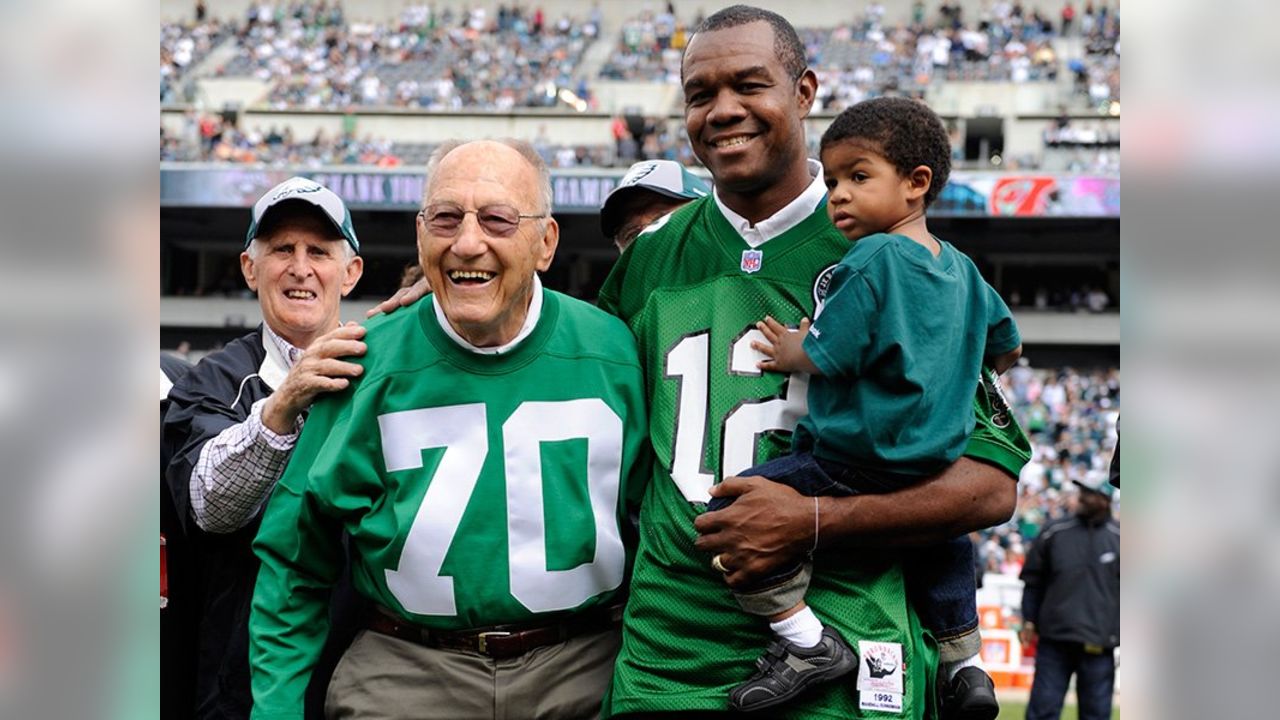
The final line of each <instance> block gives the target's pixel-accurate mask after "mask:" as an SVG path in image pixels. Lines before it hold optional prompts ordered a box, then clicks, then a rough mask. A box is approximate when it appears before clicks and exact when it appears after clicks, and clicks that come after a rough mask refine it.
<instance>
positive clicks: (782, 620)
mask: <svg viewBox="0 0 1280 720" xmlns="http://www.w3.org/2000/svg"><path fill="white" fill-rule="evenodd" d="M820 154H821V160H822V170H823V176H824V179H825V182H826V186H827V210H828V214H829V215H830V217H831V220H832V222H834V223H835V225H836V227H837V228H838V229H839V230H840V231H841V233H843V234H844V236H845V237H847V238H848V239H849V240H850V241H851V242H852V243H853V246H852V247H851V248H850V249H849V251H848V253H847V254H846V255H845V256H844V258H843V259H842V260H841V262H840V264H839V265H837V266H836V268H835V270H834V272H833V273H832V275H831V282H830V286H829V293H828V295H827V297H826V300H825V302H823V303H821V304H820V305H819V307H818V309H817V311H816V312H815V313H814V321H813V323H812V324H811V323H810V322H809V320H808V319H804V320H802V321H801V322H800V327H799V331H792V330H789V329H788V328H786V327H785V326H783V325H782V324H780V323H779V322H777V321H776V320H774V319H773V318H772V317H766V318H765V319H764V321H762V322H761V323H759V325H758V328H759V330H760V331H761V332H762V333H763V335H764V336H765V338H766V340H767V341H768V342H767V343H759V342H757V343H754V344H753V346H754V347H755V348H756V349H757V350H759V351H760V352H762V353H764V354H765V355H766V356H767V357H768V359H766V360H764V361H762V362H760V363H759V366H760V368H761V369H764V370H770V371H777V372H795V371H800V372H807V373H810V374H811V375H812V380H811V382H810V385H809V394H808V404H809V415H808V416H806V417H805V418H803V419H802V420H801V421H800V423H799V425H798V426H797V428H796V431H795V435H794V437H793V444H792V452H793V454H791V455H788V456H785V457H781V458H778V459H776V460H773V461H772V462H769V463H765V464H763V465H758V466H756V467H753V468H751V469H749V470H745V471H743V472H741V473H739V475H742V476H750V475H760V476H764V477H767V478H769V479H771V480H773V481H775V482H781V483H784V484H786V485H788V486H790V487H792V488H794V489H795V490H797V491H798V492H800V493H801V494H803V495H807V496H812V497H814V498H815V499H814V503H815V511H816V510H817V507H818V500H817V498H818V497H820V496H847V495H853V494H858V493H885V492H891V491H894V490H897V489H900V488H902V487H905V486H908V485H913V484H915V483H917V482H919V481H921V480H923V479H925V478H926V477H929V476H931V475H933V474H935V473H937V472H939V471H941V470H942V469H943V468H945V467H946V466H948V465H950V464H951V463H953V462H955V461H956V459H958V458H959V457H960V455H961V453H962V452H963V450H964V448H965V444H966V442H967V440H968V438H969V435H970V433H971V432H972V431H973V428H974V414H973V392H974V384H975V383H977V382H979V381H980V377H981V376H980V373H982V372H984V370H983V367H982V366H983V364H984V362H985V363H986V364H988V365H990V366H991V367H992V368H994V369H995V371H996V372H997V373H1002V372H1004V371H1005V370H1007V369H1008V368H1009V367H1010V366H1011V365H1012V364H1013V363H1014V362H1015V361H1016V360H1017V358H1018V357H1019V356H1020V355H1021V352H1022V345H1021V340H1020V337H1019V333H1018V329H1017V327H1016V325H1015V324H1014V321H1013V317H1012V315H1011V314H1010V312H1009V308H1008V307H1007V306H1006V305H1005V303H1004V301H1003V300H1001V299H1000V297H999V295H997V294H996V291H995V290H994V289H992V288H991V286H990V285H988V284H987V283H986V282H985V281H984V280H983V279H982V276H981V275H980V274H979V272H978V269H977V268H976V267H975V266H974V264H973V261H972V260H970V259H969V258H968V257H967V256H965V255H964V254H963V253H961V252H959V251H958V250H956V249H955V248H954V247H952V246H951V245H949V244H948V243H946V242H943V241H941V240H939V239H937V238H935V237H934V236H933V235H931V234H930V233H929V230H928V228H927V226H926V223H925V210H926V208H928V206H929V205H930V204H931V203H932V202H933V201H934V200H935V199H936V198H937V197H938V194H939V193H940V192H941V190H942V188H943V186H944V185H945V184H946V182H947V176H948V175H949V174H950V171H951V161H950V156H951V147H950V142H949V140H948V138H947V132H946V130H945V129H944V128H943V126H942V123H941V121H940V120H939V119H938V117H937V116H936V115H935V114H934V113H933V112H932V111H931V110H930V109H929V108H928V107H926V106H925V105H924V104H923V103H920V102H917V101H914V100H908V99H905V98H877V99H875V100H869V101H866V102H862V103H859V104H858V105H855V106H854V107H852V108H849V109H847V110H845V111H844V112H843V113H841V114H840V116H839V117H837V118H836V119H835V121H834V122H833V123H832V124H831V127H830V128H828V129H827V131H826V133H824V134H823V136H822V143H821V152H820ZM731 501H732V499H731V498H726V499H721V498H715V499H713V500H712V502H711V503H710V504H709V505H708V509H709V510H716V509H719V508H721V507H724V506H726V505H728V504H729V502H731ZM815 547H816V538H815ZM716 560H719V557H718V556H717V558H716ZM904 573H905V575H906V583H907V589H908V594H909V596H910V599H911V602H912V605H913V606H914V607H915V608H916V611H917V612H918V613H919V615H920V619H921V622H922V623H923V624H924V626H925V627H926V628H927V629H928V630H930V632H931V633H932V634H933V636H934V637H935V638H936V639H937V640H938V642H939V660H940V664H941V668H942V672H943V675H944V682H943V692H942V702H943V706H942V710H943V718H944V719H945V720H952V719H953V718H963V719H964V720H992V719H993V718H995V717H996V715H997V714H998V712H999V706H998V704H997V702H996V698H995V692H994V687H993V685H992V683H991V679H990V677H988V676H987V674H986V673H985V672H984V671H983V670H982V668H981V665H980V661H979V659H978V651H979V650H980V648H981V640H980V638H979V637H978V630H977V626H978V617H977V609H976V598H975V595H976V582H975V573H974V560H973V547H972V545H971V544H970V541H969V539H968V538H967V537H958V538H954V539H952V540H951V541H949V542H947V543H944V544H942V545H934V546H929V547H923V548H918V549H914V550H911V551H908V552H907V554H906V562H905V563H904ZM810 575H811V565H810V564H809V563H807V562H806V563H803V564H797V565H795V566H792V567H789V568H784V569H782V570H780V571H779V572H777V573H775V574H774V575H773V576H771V577H770V578H768V579H766V580H765V581H763V582H761V583H759V584H757V585H756V586H754V587H752V588H750V589H748V590H745V591H740V592H737V593H735V594H736V595H737V597H738V600H739V602H740V604H741V605H742V607H743V609H744V610H746V611H747V612H750V613H752V614H755V615H761V616H764V617H767V618H768V620H769V622H770V627H771V628H772V629H773V631H774V633H775V634H776V635H777V636H778V637H777V639H776V640H775V641H774V642H773V643H772V644H771V645H770V648H769V650H768V652H766V654H765V655H764V656H763V657H762V658H761V659H760V660H759V661H758V662H757V666H758V671H757V672H756V673H755V674H754V675H753V676H752V677H751V678H750V679H749V680H748V681H747V682H745V683H744V684H742V685H739V686H738V687H736V688H734V690H733V691H732V692H731V693H730V704H731V706H732V707H733V708H734V709H737V710H744V711H750V710H758V709H763V708H766V707H773V706H775V705H779V704H781V703H784V702H786V701H788V700H790V699H791V698H793V697H795V696H797V695H799V694H800V693H801V692H803V691H804V690H806V689H807V688H809V687H812V686H814V685H816V684H819V683H822V682H826V681H829V680H833V679H835V678H837V677H840V676H843V675H846V674H848V673H850V672H852V671H853V670H854V669H856V668H857V665H858V658H857V656H856V654H855V653H854V651H853V649H852V648H851V647H850V646H849V645H848V644H847V643H846V641H845V640H844V639H843V638H842V637H841V636H840V635H839V634H838V633H836V632H835V631H834V630H832V629H831V628H827V627H824V626H823V624H822V622H821V621H820V620H819V619H818V617H817V616H816V615H815V614H814V613H813V611H812V610H811V609H809V608H808V607H807V606H806V605H805V602H804V595H805V593H806V591H807V589H808V584H809V577H810ZM878 645H883V643H879V644H878ZM864 659H865V658H864ZM882 659H883V658H876V661H877V662H880V661H881V660H882ZM859 689H860V690H863V689H862V688H861V687H860V688H859ZM863 692H864V694H865V692H866V691H865V690H863Z"/></svg>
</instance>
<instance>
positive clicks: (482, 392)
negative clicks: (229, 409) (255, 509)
mask: <svg viewBox="0 0 1280 720" xmlns="http://www.w3.org/2000/svg"><path fill="white" fill-rule="evenodd" d="M543 298H544V300H543V305H542V315H541V317H540V319H539V321H538V324H537V326H536V327H535V329H534V330H533V332H532V333H531V334H530V335H529V336H528V337H526V338H525V339H524V340H523V341H522V342H521V343H520V344H519V345H517V346H516V347H515V348H513V349H511V350H510V351H508V352H506V353H503V354H500V355H481V354H476V353H473V352H469V351H467V350H465V349H463V348H462V347H461V346H459V345H458V344H457V343H455V342H454V341H453V340H451V339H450V338H449V337H448V336H446V335H445V333H444V331H443V330H442V329H441V327H440V324H439V322H438V321H437V319H436V314H435V311H434V308H433V301H432V299H430V298H427V299H424V300H422V301H420V302H418V303H417V304H416V305H415V306H413V307H411V308H409V309H408V310H403V311H400V312H397V313H394V314H392V315H390V316H386V317H380V318H375V319H374V320H371V321H370V322H369V324H368V332H367V334H366V339H365V340H366V343H367V345H368V352H367V354H366V355H365V356H364V358H362V359H360V360H359V362H360V363H361V364H362V365H363V366H364V368H365V371H364V374H363V375H362V376H361V377H360V378H359V379H358V380H357V381H356V382H354V383H352V386H351V387H350V388H348V389H347V390H346V391H344V392H342V393H338V394H335V395H331V396H326V397H324V398H323V399H321V400H320V401H318V402H317V403H316V404H315V405H314V407H313V408H312V410H311V413H310V416H309V417H308V418H307V422H306V426H305V428H304V430H303V433H302V436H301V438H299V441H298V445H297V448H296V450H295V451H294V454H293V458H292V460H291V462H290V463H289V466H288V468H287V470H286V471H285V474H284V477H283V478H282V479H281V480H280V482H279V484H278V486H277V488H276V490H275V492H274V493H273V495H272V497H271V500H270V502H269V504H268V506H267V509H266V512H265V514H264V516H263V521H262V529H261V530H260V532H259V535H258V538H257V540H256V541H255V545H254V548H255V551H256V552H257V554H258V556H259V557H260V558H261V559H262V569H261V571H260V573H259V576H258V582H257V587H256V589H255V592H254V598H253V611H252V616H251V619H250V660H251V663H252V665H253V694H254V703H255V706H254V716H255V717H276V716H283V717H301V714H302V698H303V694H304V692H305V689H306V684H307V679H308V677H309V675H310V671H311V668H312V667H313V665H314V663H315V661H316V659H317V657H318V656H319V653H320V650H321V646H322V644H323V642H324V639H325V636H326V634H327V632H328V618H327V611H328V592H329V588H330V587H331V586H332V585H333V583H334V582H335V581H336V580H337V577H338V574H339V572H340V570H341V568H342V565H343V562H344V560H343V550H342V546H341V544H340V539H339V535H340V532H341V531H343V530H345V531H346V532H347V533H348V534H349V536H350V542H351V548H352V554H351V560H350V562H351V568H352V580H353V584H354V585H355V587H356V589H357V591H359V592H360V593H361V594H363V595H365V596H366V597H368V598H370V599H372V600H373V601H374V602H375V603H377V604H379V605H382V606H383V607H386V608H389V609H391V610H392V611H393V612H396V613H398V614H400V615H402V616H403V617H405V618H406V619H408V620H410V621H412V622H414V623H417V624H420V625H422V626H425V627H430V628H439V629H446V630H458V629H464V628H473V627H485V626H492V625H498V624H506V623H528V622H532V621H543V620H545V621H552V620H554V619H555V618H556V617H559V616H564V615H569V614H572V613H574V612H578V611H582V610H586V609H587V608H590V607H593V606H596V605H600V604H605V603H610V602H613V601H616V600H617V599H619V598H620V597H621V595H622V594H623V593H624V592H625V588H626V584H625V583H626V579H627V575H628V574H629V568H630V563H631V549H630V548H629V547H627V546H626V545H627V544H630V543H627V544H624V542H623V533H624V528H625V527H626V523H627V522H628V517H629V509H634V508H635V507H636V506H637V505H638V501H639V499H640V494H641V493H642V492H643V485H644V483H645V482H646V481H647V479H648V476H649V472H650V470H649V464H650V455H649V452H648V449H647V439H646V417H645V412H644V408H645V405H644V386H643V376H642V373H641V366H640V363H639V359H638V357H637V355H636V350H635V341H634V339H633V337H632V336H631V333H630V332H628V330H627V328H626V327H625V326H624V325H623V324H622V323H621V322H620V321H619V320H618V319H617V318H615V317H612V316H610V315H607V314H606V313H603V312H601V311H599V310H597V309H596V308H594V307H592V306H590V305H588V304H586V303H583V302H581V301H578V300H574V299H572V298H569V297H566V296H564V295H560V294H558V293H555V292H551V291H544V293H543Z"/></svg>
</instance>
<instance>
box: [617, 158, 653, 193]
mask: <svg viewBox="0 0 1280 720" xmlns="http://www.w3.org/2000/svg"><path fill="white" fill-rule="evenodd" d="M657 169H658V163H652V162H651V163H645V164H644V165H642V166H640V167H638V168H631V172H629V173H627V177H625V178H623V179H622V183H621V187H630V186H632V185H635V184H637V183H639V182H640V181H641V180H643V179H645V178H646V177H648V176H649V175H651V174H653V171H654V170H657Z"/></svg>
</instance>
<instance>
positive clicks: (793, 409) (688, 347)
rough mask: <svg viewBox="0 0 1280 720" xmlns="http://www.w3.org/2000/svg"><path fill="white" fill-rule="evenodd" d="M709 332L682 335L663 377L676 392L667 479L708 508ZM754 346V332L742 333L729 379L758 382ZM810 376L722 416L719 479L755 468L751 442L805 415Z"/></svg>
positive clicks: (798, 376)
mask: <svg viewBox="0 0 1280 720" xmlns="http://www.w3.org/2000/svg"><path fill="white" fill-rule="evenodd" d="M710 338H711V335H710V331H708V330H703V331H702V332H698V333H694V334H692V335H686V336H685V337H684V338H682V339H681V340H680V342H678V343H676V344H675V346H674V347H672V348H671V350H669V351H668V352H667V357H666V359H665V362H664V367H663V375H664V376H666V377H669V378H679V380H680V389H679V390H677V391H676V408H677V410H676V422H675V438H674V439H673V440H672V444H671V447H672V450H671V479H672V480H674V481H675V483H676V486H677V487H679V488H680V493H681V494H682V495H684V497H685V499H686V500H688V501H689V502H703V503H705V502H707V501H708V500H710V499H711V496H710V495H709V494H707V490H708V488H710V487H711V484H712V483H714V482H715V470H714V469H713V468H708V467H705V466H704V464H703V458H705V457H706V455H707V432H708V430H709V428H708V427H707V407H708V406H709V405H710V404H711V395H710V392H711V383H710V380H711V342H710ZM753 340H760V341H763V340H764V335H763V334H762V333H761V332H760V331H759V330H756V329H755V328H754V327H749V328H746V329H745V330H744V331H743V333H742V334H741V335H739V336H738V337H737V339H735V340H734V341H733V345H732V346H731V347H730V351H729V369H728V371H729V373H730V374H733V375H744V376H756V377H758V376H760V375H761V371H760V369H759V368H757V367H756V363H757V362H759V361H760V360H762V359H764V355H762V354H761V353H759V352H757V351H756V350H754V349H752V347H751V342H752V341H753ZM808 392H809V376H808V375H806V374H804V373H792V374H791V375H790V376H789V377H788V378H787V381H786V382H785V383H783V385H782V392H781V394H779V395H776V396H773V397H764V398H758V399H756V400H745V401H743V402H741V403H739V404H738V405H736V406H735V407H734V408H733V409H732V410H730V411H729V412H728V413H726V414H725V416H724V418H723V419H721V420H720V422H719V423H718V426H717V427H718V429H719V430H720V470H721V473H720V476H721V477H728V476H730V475H734V474H736V473H739V472H741V471H743V470H746V469H747V468H749V467H751V466H752V465H754V464H755V463H756V457H755V455H756V438H758V437H759V436H760V435H761V434H762V433H766V432H769V431H770V430H791V429H793V428H795V426H796V423H797V422H799V420H800V418H801V417H803V416H804V415H805V414H806V413H808V412H809V405H808V398H807V396H808Z"/></svg>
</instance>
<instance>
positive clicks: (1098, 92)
mask: <svg viewBox="0 0 1280 720" xmlns="http://www.w3.org/2000/svg"><path fill="white" fill-rule="evenodd" d="M698 12H699V15H698V16H697V17H693V18H691V19H690V21H689V22H688V23H685V22H682V21H681V19H680V18H679V17H678V15H677V13H676V10H675V7H674V5H673V4H672V3H666V6H665V9H664V10H663V11H662V12H659V13H655V12H652V11H649V10H645V11H642V12H641V13H640V14H638V15H637V16H635V17H634V18H632V19H630V20H627V21H626V22H624V23H623V26H622V30H621V32H620V33H619V36H618V39H617V46H616V48H615V50H614V53H613V55H612V56H611V57H610V58H609V61H608V62H607V63H606V64H605V65H604V67H603V68H602V69H601V72H600V76H601V77H602V78H608V79H613V80H647V81H656V82H672V83H674V82H679V78H680V55H681V52H682V51H683V49H684V46H685V44H686V43H687V42H688V38H689V34H690V32H691V28H696V27H697V25H698V24H699V23H700V22H701V12H702V11H701V10H699V11H698ZM884 16H885V8H884V5H882V4H880V3H878V2H872V3H870V4H868V5H867V6H866V9H865V11H864V12H863V13H861V14H860V15H858V16H857V17H856V18H855V19H854V20H853V21H852V22H849V23H842V24H839V25H837V26H835V27H828V28H810V29H803V30H801V31H800V32H801V39H802V40H803V41H804V43H805V47H806V53H807V55H808V60H809V65H810V67H812V68H813V69H814V70H815V71H816V72H817V73H818V79H819V97H818V102H819V104H818V106H819V107H820V108H823V109H828V110H842V109H844V108H845V107H848V106H849V105H852V104H855V103H857V102H860V101H862V100H865V99H867V98H870V97H877V96H879V95H884V94H886V93H895V94H908V95H917V96H918V95H922V94H923V91H924V88H925V86H927V85H929V84H930V83H931V82H937V81H957V80H998V81H1012V82H1032V81H1040V80H1056V79H1057V78H1058V74H1059V72H1060V69H1061V68H1060V66H1061V61H1060V58H1059V57H1058V53H1057V51H1055V49H1054V47H1053V45H1052V43H1051V42H1050V41H1051V40H1053V39H1055V38H1063V37H1079V38H1081V42H1082V49H1083V51H1084V57H1082V58H1072V59H1071V60H1069V61H1068V63H1067V69H1068V70H1069V71H1071V72H1072V73H1073V76H1074V81H1075V84H1076V87H1077V91H1078V92H1079V94H1081V95H1082V96H1084V97H1087V98H1088V104H1089V105H1091V106H1094V107H1100V106H1105V105H1106V104H1107V103H1110V102H1112V101H1116V100H1118V99H1119V93H1120V64H1119V52H1120V43H1119V37H1120V15H1119V10H1118V9H1116V10H1112V9H1111V8H1109V7H1108V5H1106V4H1105V2H1104V3H1103V4H1100V5H1097V6H1095V5H1094V3H1093V2H1092V0H1089V2H1086V3H1085V4H1084V5H1083V6H1082V7H1081V8H1080V10H1079V12H1077V9H1076V5H1075V2H1074V0H1067V1H1066V2H1065V3H1064V5H1063V8H1062V13H1061V17H1060V18H1057V19H1054V18H1049V17H1045V16H1043V15H1041V14H1040V12H1039V10H1034V9H1033V10H1031V11H1030V12H1028V11H1027V10H1026V9H1025V8H1024V7H1023V5H1022V3H1021V2H1018V1H1015V2H1009V1H1008V0H997V1H996V2H993V3H989V4H987V5H985V6H984V7H983V9H982V11H981V13H980V15H979V16H978V17H977V18H966V17H965V16H964V9H963V7H961V6H960V4H959V3H956V4H950V3H948V2H947V1H946V0H943V2H942V3H941V4H940V5H939V6H938V7H937V11H936V12H935V13H934V14H932V16H930V14H929V13H928V12H927V10H926V7H925V4H924V3H923V2H916V3H915V4H914V5H913V8H912V18H911V21H910V23H908V24H905V25H901V24H900V25H887V24H886V23H885V20H884Z"/></svg>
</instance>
